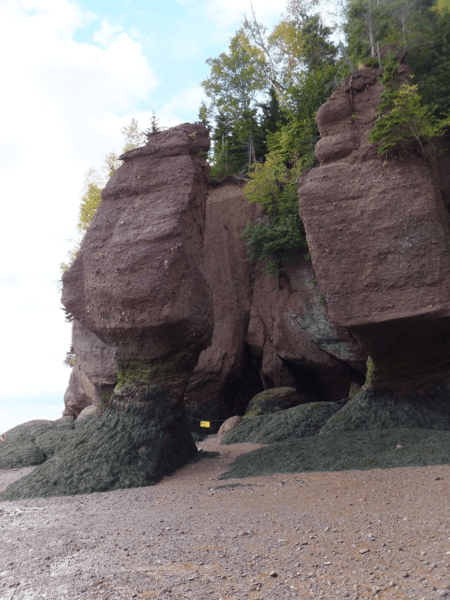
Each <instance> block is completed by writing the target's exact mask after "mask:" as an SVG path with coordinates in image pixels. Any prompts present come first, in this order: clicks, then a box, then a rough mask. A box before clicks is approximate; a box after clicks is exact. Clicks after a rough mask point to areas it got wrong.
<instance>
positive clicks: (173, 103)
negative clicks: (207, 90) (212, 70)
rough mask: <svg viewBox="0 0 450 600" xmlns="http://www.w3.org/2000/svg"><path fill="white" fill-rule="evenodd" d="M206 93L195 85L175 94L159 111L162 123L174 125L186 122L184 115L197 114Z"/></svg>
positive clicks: (169, 125)
mask: <svg viewBox="0 0 450 600" xmlns="http://www.w3.org/2000/svg"><path fill="white" fill-rule="evenodd" d="M204 96H205V94H204V92H203V90H202V88H201V87H200V86H195V87H192V88H188V89H186V90H183V91H182V92H181V94H179V95H178V96H174V97H172V98H171V99H170V101H169V102H167V103H166V104H164V105H163V106H162V108H161V109H160V111H159V113H158V117H159V119H160V122H161V125H164V126H165V127H173V126H174V125H179V124H180V123H185V122H186V118H185V117H184V116H183V115H186V114H187V113H188V114H194V115H197V113H198V109H199V108H200V103H201V101H202V99H203V98H204Z"/></svg>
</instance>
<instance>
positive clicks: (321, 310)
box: [247, 258, 366, 401]
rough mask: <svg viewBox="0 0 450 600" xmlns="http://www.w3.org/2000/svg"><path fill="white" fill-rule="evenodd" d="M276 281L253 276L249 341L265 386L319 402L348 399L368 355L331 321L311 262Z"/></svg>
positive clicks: (297, 264) (300, 262) (289, 269)
mask: <svg viewBox="0 0 450 600" xmlns="http://www.w3.org/2000/svg"><path fill="white" fill-rule="evenodd" d="M283 269H284V272H283V273H282V274H281V275H280V276H278V277H267V276H266V275H265V274H264V273H262V272H261V271H260V270H259V269H257V270H256V272H255V283H254V285H253V303H252V308H251V312H250V322H249V327H248V334H247V342H248V345H249V348H250V351H251V353H252V354H253V355H254V356H255V357H258V359H259V363H260V367H261V372H262V375H263V378H264V381H265V384H266V387H282V386H293V387H295V388H296V389H297V390H298V391H299V392H302V393H307V394H311V395H312V396H313V397H315V398H316V399H317V400H327V401H335V400H340V399H342V398H345V397H347V396H348V391H349V388H350V385H351V382H352V381H353V380H355V381H358V380H359V379H360V377H361V372H362V371H364V363H365V360H366V354H365V352H364V351H363V350H362V349H361V347H360V346H359V345H358V343H357V342H356V341H355V339H354V338H352V337H351V336H350V335H348V333H347V332H345V331H343V330H340V329H338V328H337V327H335V326H334V325H333V324H332V323H331V322H330V320H329V318H328V315H327V312H326V307H325V305H324V302H323V295H322V292H321V287H320V286H319V285H318V283H317V279H316V274H315V272H314V269H313V267H312V265H311V262H310V261H305V260H303V259H301V258H299V259H298V260H296V261H292V262H291V263H289V264H287V265H284V266H283Z"/></svg>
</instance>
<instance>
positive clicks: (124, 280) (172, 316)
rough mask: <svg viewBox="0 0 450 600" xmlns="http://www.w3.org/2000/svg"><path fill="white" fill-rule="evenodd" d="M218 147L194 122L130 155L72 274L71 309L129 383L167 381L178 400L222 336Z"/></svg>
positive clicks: (67, 293) (105, 195)
mask: <svg viewBox="0 0 450 600" xmlns="http://www.w3.org/2000/svg"><path fill="white" fill-rule="evenodd" d="M208 148H209V137H208V132H207V130H206V128H205V127H204V126H203V125H190V124H184V125H179V126H177V127H173V128H172V129H169V130H167V131H162V132H158V133H155V134H153V135H152V136H151V137H150V140H149V142H148V143H147V144H146V145H145V146H144V147H142V148H137V149H135V150H132V151H130V152H127V153H125V154H124V155H122V156H121V159H122V160H123V161H124V164H123V165H122V166H121V167H120V168H119V169H118V170H117V171H116V172H115V173H114V175H113V176H112V177H111V179H110V180H109V182H108V183H107V185H106V187H105V189H104V190H103V192H102V201H101V203H100V205H99V207H98V209H97V212H96V214H95V216H94V218H93V220H92V222H91V225H90V227H89V229H88V231H87V232H86V235H85V237H84V239H83V242H82V245H81V248H80V251H79V252H78V254H77V257H76V259H75V261H74V263H73V264H72V266H71V267H70V269H68V270H67V271H66V273H65V274H64V276H63V294H62V302H63V304H64V306H65V307H66V308H67V310H68V311H69V312H70V313H71V314H72V315H73V316H75V318H76V319H77V320H78V321H79V323H80V324H81V325H82V327H83V328H84V330H87V331H88V332H91V333H92V334H94V335H95V336H96V337H97V338H99V339H100V340H101V341H102V342H103V343H104V344H106V346H107V347H108V348H110V349H112V350H113V351H114V354H115V358H116V360H117V363H118V374H117V380H118V382H119V385H123V384H124V383H126V382H128V383H129V382H134V381H136V382H139V381H144V382H147V383H148V384H149V385H152V384H155V383H163V384H164V385H165V386H166V388H167V389H168V390H170V399H171V401H172V402H179V401H180V400H181V398H182V396H183V392H184V389H185V387H186V383H187V378H188V374H189V373H190V371H191V370H192V369H193V367H194V366H195V364H196V362H197V359H198V355H199V353H200V351H201V350H202V349H203V348H205V347H206V346H207V345H208V343H209V340H210V336H211V332H212V324H213V317H212V305H211V300H210V294H209V289H208V285H207V282H206V278H205V275H204V270H203V232H204V228H205V202H206V195H207V183H208V177H209V167H208V165H207V163H206V161H205V160H204V158H203V153H205V152H206V151H207V150H208ZM84 335H85V336H86V334H84ZM86 337H87V338H88V337H89V336H86ZM107 358H108V360H109V361H110V362H111V365H112V362H113V361H112V359H111V356H108V357H107ZM85 362H86V361H85ZM87 362H88V361H87ZM94 371H95V372H96V373H97V375H95V373H94V375H95V376H96V377H97V376H98V375H99V373H98V370H97V371H96V369H95V368H94ZM111 371H112V370H111V369H109V370H108V373H109V374H111ZM100 375H101V377H103V375H104V373H100ZM91 377H92V373H91V374H90V375H89V378H91ZM108 385H109V384H108Z"/></svg>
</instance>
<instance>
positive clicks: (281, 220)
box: [241, 152, 307, 275]
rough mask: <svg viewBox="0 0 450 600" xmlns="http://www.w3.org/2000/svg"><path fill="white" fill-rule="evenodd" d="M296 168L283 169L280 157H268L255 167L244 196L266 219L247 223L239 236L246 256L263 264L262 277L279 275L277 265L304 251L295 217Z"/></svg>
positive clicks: (298, 222) (300, 225) (302, 237)
mask: <svg viewBox="0 0 450 600" xmlns="http://www.w3.org/2000/svg"><path fill="white" fill-rule="evenodd" d="M297 174H298V169H297V168H295V167H294V168H291V169H289V168H287V167H286V165H285V164H284V162H283V160H282V158H281V156H280V155H279V154H278V153H276V152H274V153H270V154H269V155H268V157H267V161H266V163H265V164H264V165H261V164H257V165H256V166H255V170H254V171H253V173H250V177H251V180H250V182H249V183H248V184H247V186H246V188H245V190H244V195H245V196H246V197H247V198H248V200H249V202H250V203H255V202H257V203H259V204H261V206H262V207H263V208H264V211H265V214H266V218H265V219H263V220H262V221H261V222H257V223H248V224H247V226H246V228H245V229H244V231H243V233H242V236H241V237H242V239H243V241H244V243H245V244H246V245H247V246H249V256H250V257H251V258H253V259H261V260H264V261H266V267H265V270H266V273H267V274H269V275H276V274H278V273H280V272H281V270H282V269H281V263H282V262H283V261H288V260H289V259H291V258H293V257H294V256H296V255H299V253H300V252H301V251H302V250H303V251H304V250H305V249H306V248H307V244H306V238H305V230H304V228H303V224H302V222H301V221H300V218H299V216H298V197H297Z"/></svg>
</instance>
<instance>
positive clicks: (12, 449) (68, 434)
mask: <svg viewBox="0 0 450 600" xmlns="http://www.w3.org/2000/svg"><path fill="white" fill-rule="evenodd" d="M73 436H74V420H73V418H70V417H66V418H63V419H59V420H58V421H48V420H44V419H41V420H35V421H28V422H27V423H22V424H21V425H17V426H16V427H14V428H13V429H10V430H9V431H7V432H6V433H5V435H4V437H5V441H4V442H2V443H1V444H0V469H19V468H22V467H34V466H36V465H40V464H42V463H44V462H45V461H46V460H48V459H49V458H51V457H52V456H54V455H55V454H56V453H57V452H59V451H60V450H61V448H63V447H64V446H65V445H66V444H67V443H68V442H69V441H70V440H71V439H72V438H73Z"/></svg>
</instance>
